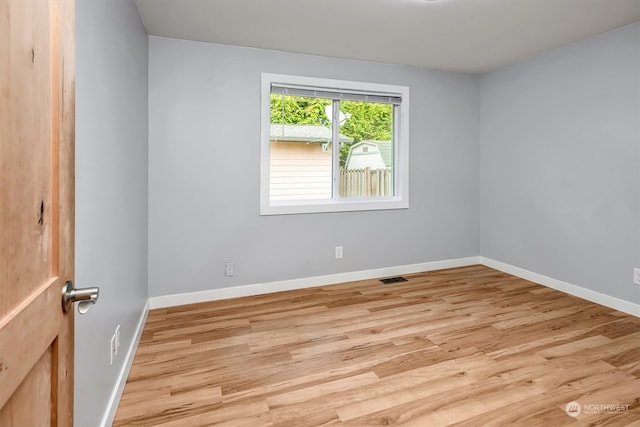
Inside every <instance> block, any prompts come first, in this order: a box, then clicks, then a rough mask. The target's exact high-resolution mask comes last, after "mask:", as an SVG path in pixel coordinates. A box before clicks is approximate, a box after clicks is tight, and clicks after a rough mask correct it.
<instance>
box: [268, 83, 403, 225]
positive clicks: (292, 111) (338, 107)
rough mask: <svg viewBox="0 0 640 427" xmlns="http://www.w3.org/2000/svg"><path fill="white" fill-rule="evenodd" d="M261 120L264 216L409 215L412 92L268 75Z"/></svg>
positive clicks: (359, 84)
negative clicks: (398, 212) (403, 210)
mask: <svg viewBox="0 0 640 427" xmlns="http://www.w3.org/2000/svg"><path fill="white" fill-rule="evenodd" d="M261 116H262V117H261V120H262V123H261V138H262V141H261V185H260V193H261V194H260V196H261V200H260V214H261V215H276V214H292V213H312V212H337V211H357V210H378V209H401V208H407V207H408V205H409V201H408V184H409V183H408V176H409V171H408V164H409V162H408V158H409V157H408V150H409V146H408V145H409V138H408V129H409V123H408V117H409V88H408V87H406V86H392V85H381V84H374V83H361V82H352V81H342V80H328V79H318V78H309V77H297V76H287V75H279V74H267V73H264V74H262V111H261Z"/></svg>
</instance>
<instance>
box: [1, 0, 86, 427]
mask: <svg viewBox="0 0 640 427" xmlns="http://www.w3.org/2000/svg"><path fill="white" fill-rule="evenodd" d="M73 6H74V4H73V0H0V408H1V409H0V426H2V427H8V426H19V427H26V426H70V425H72V424H73V310H70V311H71V312H70V313H67V314H64V313H63V311H62V305H61V291H62V287H63V285H64V284H65V282H66V281H67V280H71V279H72V275H73V242H74V223H73V218H74V186H73V157H74V98H75V96H74V49H73V47H74V39H73V37H74V30H73V26H74V15H73V14H74V10H73Z"/></svg>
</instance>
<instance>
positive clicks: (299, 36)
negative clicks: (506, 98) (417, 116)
mask: <svg viewBox="0 0 640 427" xmlns="http://www.w3.org/2000/svg"><path fill="white" fill-rule="evenodd" d="M136 4H137V5H138V10H139V11H140V16H141V17H142V22H143V23H144V26H145V28H146V30H147V33H148V34H150V35H154V36H161V37H171V38H178V39H187V40H197V41H207V42H213V43H222V44H230V45H238V46H248V47H256V48H263V49H272V50H280V51H287V52H298V53H307V54H313V55H323V56H334V57H340V58H351V59H361V60H367V61H376V62H385V63H392V64H404V65H410V66H415V67H426V68H437V69H442V70H450V71H461V72H469V73H481V72H486V71H490V70H493V69H496V68H499V67H501V66H503V65H506V64H510V63H513V62H516V61H519V60H522V59H525V58H528V57H530V56H533V55H536V54H538V53H541V52H545V51H548V50H551V49H554V48H556V47H559V46H562V45H564V44H567V43H570V42H573V41H576V40H579V39H583V38H585V37H589V36H592V35H595V34H600V33H603V32H606V31H609V30H612V29H614V28H619V27H622V26H625V25H628V24H632V23H634V22H638V21H640V0H436V1H428V0H136Z"/></svg>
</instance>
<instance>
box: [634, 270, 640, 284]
mask: <svg viewBox="0 0 640 427" xmlns="http://www.w3.org/2000/svg"><path fill="white" fill-rule="evenodd" d="M633 283H635V284H636V285H640V268H634V269H633Z"/></svg>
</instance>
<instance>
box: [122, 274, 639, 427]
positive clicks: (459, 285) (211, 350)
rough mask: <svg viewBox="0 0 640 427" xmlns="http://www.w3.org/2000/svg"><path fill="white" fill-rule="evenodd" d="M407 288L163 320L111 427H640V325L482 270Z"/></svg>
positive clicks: (352, 287) (309, 294)
mask: <svg viewBox="0 0 640 427" xmlns="http://www.w3.org/2000/svg"><path fill="white" fill-rule="evenodd" d="M405 277H407V278H408V279H409V281H408V282H404V283H397V284H392V285H383V284H381V283H380V282H379V281H377V280H367V281H360V282H351V283H344V284H338V285H332V286H324V287H317V288H310V289H303V290H296V291H288V292H280V293H275V294H268V295H260V296H253V297H245V298H236V299H230V300H223V301H215V302H209V303H201V304H193V305H186V306H180V307H171V308H166V309H159V310H152V311H151V312H150V313H149V317H148V320H147V323H146V325H145V329H144V332H143V334H142V338H141V342H140V346H139V348H138V351H137V353H136V356H135V360H134V363H133V367H132V369H131V373H130V376H129V379H128V381H127V384H126V386H125V390H124V394H123V396H122V400H121V402H120V406H119V408H118V411H117V414H116V419H115V423H114V426H207V425H216V426H239V427H240V426H250V427H259V426H278V427H284V426H292V427H305V426H328V425H341V426H379V425H402V426H420V427H424V426H446V425H456V426H484V425H495V426H502V425H523V426H563V425H576V426H583V425H585V426H586V425H594V426H595V425H597V426H601V425H615V426H623V425H635V426H640V319H639V318H636V317H633V316H629V315H626V314H624V313H621V312H618V311H615V310H612V309H608V308H606V307H602V306H599V305H596V304H593V303H590V302H587V301H584V300H581V299H578V298H575V297H571V296H568V295H566V294H563V293H561V292H557V291H554V290H552V289H548V288H545V287H543V286H539V285H536V284H534V283H531V282H528V281H525V280H522V279H519V278H516V277H513V276H510V275H508V274H504V273H501V272H498V271H496V270H492V269H490V268H487V267H484V266H471V267H464V268H456V269H450V270H440V271H434V272H427V273H420V274H412V275H407V276H405ZM572 401H575V402H577V403H578V404H579V405H580V406H579V407H578V408H579V409H580V413H579V414H578V413H577V412H574V413H573V415H577V416H575V417H574V416H570V415H568V414H567V412H566V410H565V409H566V407H567V404H569V403H570V402H572ZM603 405H609V406H603ZM574 409H575V408H574Z"/></svg>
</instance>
